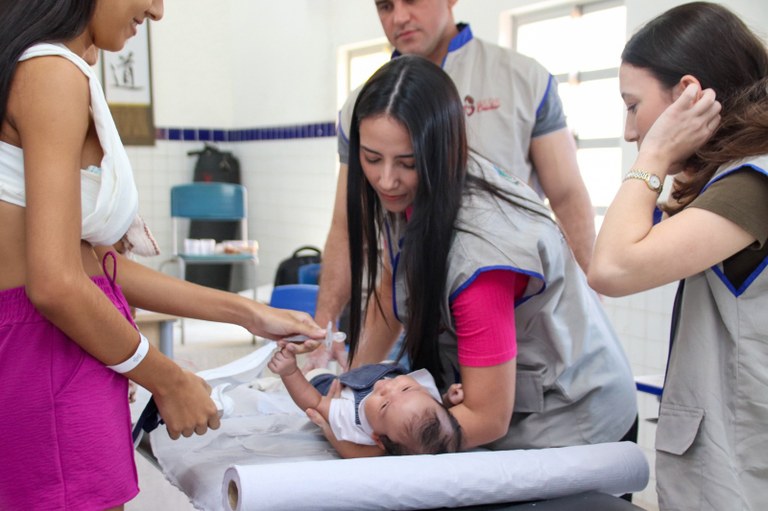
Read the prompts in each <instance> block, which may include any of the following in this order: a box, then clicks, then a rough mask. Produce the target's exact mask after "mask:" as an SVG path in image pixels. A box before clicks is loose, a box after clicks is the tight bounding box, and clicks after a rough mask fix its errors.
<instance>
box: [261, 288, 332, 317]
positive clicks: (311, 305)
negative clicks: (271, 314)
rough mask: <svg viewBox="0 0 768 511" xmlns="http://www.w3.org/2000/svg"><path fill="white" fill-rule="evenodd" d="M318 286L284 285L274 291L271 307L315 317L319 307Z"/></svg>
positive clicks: (270, 302) (270, 300) (270, 301)
mask: <svg viewBox="0 0 768 511" xmlns="http://www.w3.org/2000/svg"><path fill="white" fill-rule="evenodd" d="M319 289H320V286H318V285H317V284H283V285H281V286H275V287H274V288H273V289H272V297H271V298H270V299H269V305H271V306H272V307H277V308H279V309H290V310H295V311H303V312H306V313H307V314H309V315H310V316H314V315H315V308H316V307H317V291H318V290H319Z"/></svg>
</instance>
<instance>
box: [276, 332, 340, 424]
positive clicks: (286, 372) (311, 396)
mask: <svg viewBox="0 0 768 511" xmlns="http://www.w3.org/2000/svg"><path fill="white" fill-rule="evenodd" d="M294 350H295V345H293V344H287V345H285V346H282V347H281V349H280V350H278V351H277V352H275V354H274V356H273V357H272V360H270V361H269V364H268V365H267V367H268V368H269V370H270V371H272V372H273V373H275V374H277V375H279V376H280V378H281V379H282V380H283V384H285V388H286V389H288V394H290V396H291V398H292V399H293V402H294V403H296V405H297V406H298V407H299V408H301V409H302V410H306V409H307V408H313V409H324V410H326V411H325V413H324V416H326V417H327V416H328V412H327V410H328V406H327V405H325V406H324V405H323V401H326V399H324V396H322V395H321V394H320V392H318V391H317V389H316V388H315V387H313V386H312V384H311V383H309V382H308V381H307V379H306V378H305V377H304V374H303V373H302V372H301V371H300V370H299V367H298V365H297V364H296V353H295V351H294Z"/></svg>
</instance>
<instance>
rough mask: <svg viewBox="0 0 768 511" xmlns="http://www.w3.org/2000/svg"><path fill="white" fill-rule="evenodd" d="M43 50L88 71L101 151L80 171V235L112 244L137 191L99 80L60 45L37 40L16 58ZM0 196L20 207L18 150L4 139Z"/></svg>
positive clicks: (131, 212)
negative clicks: (92, 163) (98, 157)
mask: <svg viewBox="0 0 768 511" xmlns="http://www.w3.org/2000/svg"><path fill="white" fill-rule="evenodd" d="M49 55H58V56H61V57H64V58H66V59H68V60H69V61H71V62H72V63H74V64H75V65H76V66H77V67H78V68H79V69H80V70H81V71H82V72H83V74H85V76H87V77H88V83H89V86H90V93H91V94H90V95H91V111H92V114H93V120H94V124H95V126H96V133H97V135H98V137H99V143H100V144H101V148H102V150H103V152H104V157H103V158H102V160H101V166H100V167H93V166H91V167H89V168H87V169H82V170H81V171H80V185H81V204H82V215H83V222H82V233H81V238H82V239H84V240H86V241H88V242H89V243H91V244H92V245H97V246H98V245H100V246H106V245H112V244H114V243H116V242H117V241H119V240H120V239H121V238H122V237H123V235H125V234H126V232H128V230H129V227H131V224H132V223H134V221H135V220H136V217H137V211H138V205H139V197H138V193H137V191H136V184H135V183H134V180H133V170H132V169H131V164H130V162H129V161H128V155H127V154H126V152H125V148H124V147H123V144H122V141H121V140H120V135H119V134H118V132H117V127H116V126H115V122H114V120H113V119H112V114H111V113H110V111H109V107H108V106H107V101H106V99H105V98H104V92H103V91H102V88H101V83H99V80H98V79H97V78H96V75H95V74H94V72H93V69H91V67H90V66H89V65H88V64H86V62H85V61H84V60H83V59H82V58H80V57H79V56H77V55H75V54H74V53H72V51H70V50H69V49H68V48H67V47H66V46H64V45H60V44H48V43H40V44H36V45H34V46H31V47H30V48H28V49H27V50H26V51H25V52H24V53H23V54H22V56H21V57H20V58H19V61H23V60H27V59H30V58H34V57H41V56H49ZM0 200H2V201H5V202H9V203H11V204H16V205H18V206H22V207H23V206H25V205H26V196H25V191H24V152H23V150H22V149H21V148H20V147H16V146H14V145H11V144H8V143H5V142H0Z"/></svg>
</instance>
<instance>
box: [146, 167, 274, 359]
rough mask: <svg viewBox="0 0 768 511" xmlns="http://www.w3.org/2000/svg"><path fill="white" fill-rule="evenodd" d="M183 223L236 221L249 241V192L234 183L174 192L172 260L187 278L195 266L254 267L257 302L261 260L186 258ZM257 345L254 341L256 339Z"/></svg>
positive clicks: (192, 186)
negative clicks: (257, 271) (181, 236)
mask: <svg viewBox="0 0 768 511" xmlns="http://www.w3.org/2000/svg"><path fill="white" fill-rule="evenodd" d="M181 220H207V221H221V222H225V221H229V222H231V221H236V222H239V224H240V225H239V228H240V229H239V230H240V238H241V239H242V240H243V241H244V242H247V241H248V194H247V191H246V188H245V187H244V186H243V185H240V184H234V183H203V182H199V183H198V182H196V183H188V184H183V185H177V186H174V187H172V188H171V222H172V244H173V245H172V246H173V255H172V257H171V259H169V260H168V261H165V262H163V263H162V264H161V265H160V268H161V269H162V268H163V266H164V265H165V264H167V263H173V264H176V265H177V267H178V275H179V277H180V278H182V279H183V278H184V277H185V274H186V267H187V266H189V265H192V264H246V265H251V266H253V294H254V300H255V299H256V288H257V278H256V269H257V268H256V267H257V266H258V264H259V258H258V256H257V255H256V254H253V253H240V254H218V253H217V254H206V255H193V254H185V253H183V251H182V250H181V247H180V236H179V230H180V223H181ZM181 342H182V344H183V343H184V322H183V321H182V323H181ZM254 342H255V337H254Z"/></svg>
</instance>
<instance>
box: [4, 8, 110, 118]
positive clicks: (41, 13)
mask: <svg viewBox="0 0 768 511" xmlns="http://www.w3.org/2000/svg"><path fill="white" fill-rule="evenodd" d="M96 1H97V0H0V13H2V14H0V122H2V121H3V120H4V119H5V113H6V109H7V107H8V94H9V93H10V88H11V80H12V79H13V73H14V71H15V70H16V63H17V61H18V60H19V57H20V56H21V54H22V53H23V52H24V50H26V49H27V48H29V47H30V46H32V45H33V44H36V43H40V42H46V41H51V42H61V41H67V40H69V39H73V38H75V37H77V36H78V35H80V34H81V33H82V32H83V30H85V28H86V26H87V25H88V22H89V21H90V19H91V17H92V16H93V10H94V8H95V6H96Z"/></svg>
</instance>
